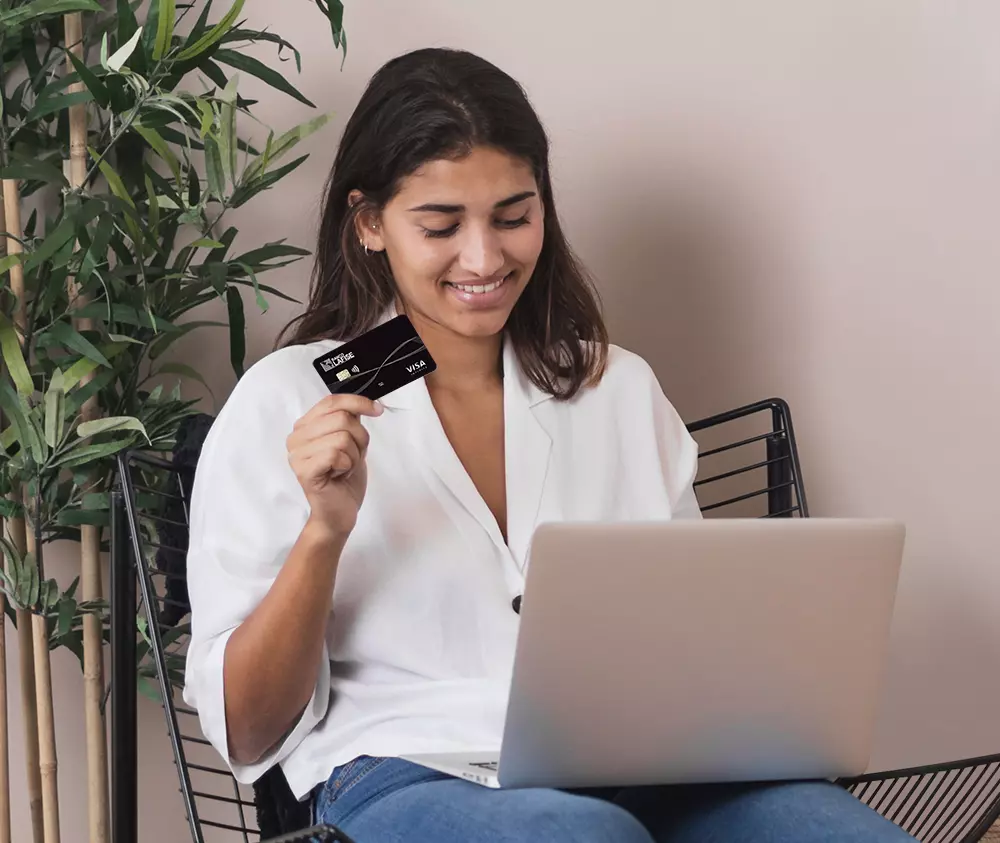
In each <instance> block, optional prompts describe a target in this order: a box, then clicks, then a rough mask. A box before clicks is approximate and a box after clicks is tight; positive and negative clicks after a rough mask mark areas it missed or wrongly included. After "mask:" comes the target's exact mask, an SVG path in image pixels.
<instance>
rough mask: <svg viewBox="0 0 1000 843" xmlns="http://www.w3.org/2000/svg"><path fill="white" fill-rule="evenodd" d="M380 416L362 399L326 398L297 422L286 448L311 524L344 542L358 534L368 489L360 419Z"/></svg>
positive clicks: (374, 406)
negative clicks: (358, 523)
mask: <svg viewBox="0 0 1000 843" xmlns="http://www.w3.org/2000/svg"><path fill="white" fill-rule="evenodd" d="M382 412H383V409H382V405H381V404H379V403H377V402H375V401H371V400H369V399H368V398H364V397H362V396H360V395H347V394H341V395H328V396H327V397H325V398H323V399H322V400H321V401H319V402H318V403H317V404H316V405H314V406H313V408H312V409H311V410H309V412H307V413H306V414H305V415H304V416H302V418H300V419H299V420H298V421H297V422H295V425H294V427H293V428H292V432H291V434H289V436H288V439H287V440H286V443H285V444H286V447H287V450H288V462H289V465H291V467H292V470H293V471H294V472H295V476H296V478H298V481H299V485H300V486H302V490H303V491H304V492H305V495H306V499H307V500H308V501H309V507H310V514H309V520H310V521H311V522H314V523H315V524H316V525H317V526H321V527H322V528H324V529H326V530H329V531H330V532H331V533H332V534H334V535H337V536H340V537H342V538H346V537H347V536H348V535H350V532H351V530H353V529H354V525H355V523H356V522H357V518H358V510H359V509H360V508H361V503H362V501H364V499H365V489H366V487H367V485H368V469H367V466H366V463H365V456H366V452H367V450H368V431H366V430H365V429H364V427H362V425H361V419H360V417H361V416H372V417H375V416H380V415H382Z"/></svg>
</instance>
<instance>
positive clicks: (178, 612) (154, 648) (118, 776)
mask: <svg viewBox="0 0 1000 843" xmlns="http://www.w3.org/2000/svg"><path fill="white" fill-rule="evenodd" d="M181 462H182V461H179V460H178V459H177V456H176V452H175V458H174V460H173V461H167V460H163V459H161V458H159V457H155V456H149V455H145V454H139V453H132V452H127V453H123V454H121V455H120V456H119V459H118V477H117V482H116V485H115V488H114V491H113V493H112V521H111V526H112V545H111V555H112V642H111V648H112V766H113V771H112V836H113V839H114V840H115V841H116V843H135V841H137V839H138V838H137V804H136V779H137V757H136V702H137V696H136V694H137V688H138V687H141V686H145V687H144V690H145V691H146V692H147V693H148V694H149V695H151V696H153V695H155V696H157V697H158V699H159V701H160V703H161V705H162V707H163V712H164V716H165V718H166V724H167V733H168V736H169V738H170V743H171V747H172V749H173V754H174V762H175V765H176V767H177V772H178V776H179V778H180V793H181V799H182V802H183V805H184V810H185V813H186V815H187V819H188V824H189V827H190V830H191V839H192V841H194V843H211V841H215V840H219V841H235V840H242V841H243V843H250V841H259V840H266V841H268V843H305V841H314V843H352V841H351V840H350V838H349V837H348V836H347V835H345V834H344V833H343V832H341V831H339V830H338V829H336V828H334V827H332V826H326V825H323V826H314V827H311V828H307V826H308V825H309V822H310V810H309V806H308V805H306V804H302V803H299V802H297V801H296V800H295V798H294V796H293V795H292V792H291V790H290V789H289V787H288V784H287V782H286V781H285V777H284V775H283V774H282V772H281V771H280V769H278V768H274V769H271V770H270V771H268V772H267V773H266V774H265V775H264V776H263V777H262V778H261V779H260V780H259V781H257V782H255V783H254V785H253V787H247V786H244V785H240V784H239V783H238V782H237V781H236V779H235V778H234V777H233V776H232V774H231V773H230V772H229V770H228V768H227V767H226V766H225V765H224V763H223V761H222V759H221V757H220V756H219V754H218V753H217V752H216V751H215V749H214V748H213V747H212V746H211V745H210V744H209V742H208V741H207V740H205V738H204V737H203V736H202V735H201V731H200V729H199V728H198V717H197V712H195V711H193V710H192V709H190V708H188V707H187V706H185V705H184V703H183V699H182V697H181V693H180V687H181V685H182V680H183V670H184V655H185V653H186V652H187V646H188V642H189V638H190V623H189V612H190V606H189V604H188V596H187V587H186V581H185V571H184V566H185V556H186V553H187V544H188V500H189V499H190V492H191V486H192V483H193V480H194V464H193V461H191V462H186V463H183V464H179V463H181ZM137 559H138V560H139V561H140V564H139V565H138V566H136V565H135V560H137ZM137 587H138V595H137V593H136V588H137ZM137 597H138V601H137ZM137 603H138V608H139V614H138V623H139V632H140V634H139V635H138V636H137V635H136V620H137V614H136V607H137Z"/></svg>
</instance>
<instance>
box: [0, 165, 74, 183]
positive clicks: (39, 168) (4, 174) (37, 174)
mask: <svg viewBox="0 0 1000 843" xmlns="http://www.w3.org/2000/svg"><path fill="white" fill-rule="evenodd" d="M0 178H3V179H24V180H31V179H37V180H38V181H42V182H45V183H46V184H55V185H58V186H59V187H69V182H68V181H66V178H65V176H63V174H62V173H61V172H60V171H59V170H58V169H57V168H56V167H53V166H52V165H51V164H49V163H48V162H47V161H39V160H34V161H24V160H20V159H15V160H13V161H11V162H10V163H8V164H7V166H5V167H0Z"/></svg>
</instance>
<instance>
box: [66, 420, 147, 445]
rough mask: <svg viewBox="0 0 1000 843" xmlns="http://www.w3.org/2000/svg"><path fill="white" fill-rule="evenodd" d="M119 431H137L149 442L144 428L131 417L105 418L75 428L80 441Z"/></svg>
mask: <svg viewBox="0 0 1000 843" xmlns="http://www.w3.org/2000/svg"><path fill="white" fill-rule="evenodd" d="M119 430H137V431H138V432H139V433H141V434H142V435H143V436H145V437H146V441H149V436H148V435H147V434H146V428H145V427H143V425H142V422H141V421H139V419H137V418H134V417H133V416H107V417H105V418H103V419H94V420H93V421H87V422H82V423H81V424H80V426H79V427H77V429H76V433H77V436H79V437H80V438H81V439H89V438H90V437H91V436H97V435H98V434H99V433H108V432H109V431H114V432H117V431H119Z"/></svg>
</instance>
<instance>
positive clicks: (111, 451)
mask: <svg viewBox="0 0 1000 843" xmlns="http://www.w3.org/2000/svg"><path fill="white" fill-rule="evenodd" d="M131 442H132V439H131V438H128V439H113V440H111V441H109V442H101V443H100V444H97V445H82V446H76V447H74V448H72V449H70V450H69V451H67V452H66V453H65V454H63V456H61V457H59V458H58V459H57V460H55V462H53V463H52V467H53V468H59V467H62V468H72V467H74V466H78V465H86V464H88V463H95V462H98V461H99V460H103V459H107V458H108V457H110V456H114V455H115V454H117V453H118V452H119V451H123V450H124V449H125V448H127V447H128V446H129V445H130V444H131Z"/></svg>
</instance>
